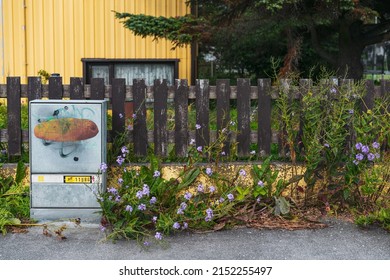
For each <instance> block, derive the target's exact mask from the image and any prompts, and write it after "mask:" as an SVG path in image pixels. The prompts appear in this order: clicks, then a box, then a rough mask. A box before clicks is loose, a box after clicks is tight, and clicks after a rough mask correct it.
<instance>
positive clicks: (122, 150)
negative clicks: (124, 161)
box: [121, 146, 129, 154]
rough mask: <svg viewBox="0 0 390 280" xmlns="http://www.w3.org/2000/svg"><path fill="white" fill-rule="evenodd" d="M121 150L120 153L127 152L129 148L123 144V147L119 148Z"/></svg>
mask: <svg viewBox="0 0 390 280" xmlns="http://www.w3.org/2000/svg"><path fill="white" fill-rule="evenodd" d="M121 152H122V154H128V153H129V150H128V149H127V147H126V146H123V147H122V148H121Z"/></svg>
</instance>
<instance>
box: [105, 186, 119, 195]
mask: <svg viewBox="0 0 390 280" xmlns="http://www.w3.org/2000/svg"><path fill="white" fill-rule="evenodd" d="M107 191H108V192H109V193H112V194H115V195H117V194H118V190H117V189H116V188H114V187H111V188H109V189H108V190H107Z"/></svg>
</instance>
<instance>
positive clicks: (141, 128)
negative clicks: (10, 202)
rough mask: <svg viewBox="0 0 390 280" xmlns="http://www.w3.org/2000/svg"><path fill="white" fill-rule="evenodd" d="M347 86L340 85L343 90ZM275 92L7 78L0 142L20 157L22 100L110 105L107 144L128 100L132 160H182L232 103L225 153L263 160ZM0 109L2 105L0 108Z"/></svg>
mask: <svg viewBox="0 0 390 280" xmlns="http://www.w3.org/2000/svg"><path fill="white" fill-rule="evenodd" d="M350 81H351V80H340V81H339V83H340V84H347V83H348V82H350ZM366 88H367V95H366V96H365V100H364V103H365V105H366V107H364V108H362V110H366V109H370V108H371V107H372V106H373V104H374V98H376V97H377V96H385V95H388V94H389V93H390V81H388V80H383V81H381V85H380V86H375V85H374V83H373V81H370V80H367V81H366ZM309 90H312V82H311V80H308V79H302V80H301V81H300V84H299V86H297V87H291V88H290V91H291V94H292V96H293V97H294V98H295V99H298V100H299V99H300V98H301V97H302V96H303V95H304V94H305V93H307V92H308V91H309ZM277 94H278V93H277V91H276V90H275V89H274V87H273V86H271V80H270V79H259V80H257V86H251V83H250V80H249V79H238V80H237V86H230V83H229V80H225V79H223V80H222V79H221V80H217V82H216V85H215V86H211V85H210V84H209V81H208V80H197V81H196V85H194V86H189V85H188V82H187V80H185V79H182V80H176V81H175V85H173V86H168V85H167V83H166V81H161V80H156V81H155V83H154V85H153V86H146V85H145V82H144V80H138V79H137V80H134V81H133V85H132V86H126V84H125V79H114V80H113V83H112V85H105V84H104V79H102V78H95V79H92V81H91V84H90V85H84V84H83V80H82V78H71V79H70V84H69V85H63V84H62V77H50V78H49V83H48V84H42V83H41V79H40V77H28V83H27V85H24V84H23V85H22V84H21V83H20V77H8V78H7V84H5V85H0V98H6V99H7V115H8V128H7V129H2V130H0V141H1V142H8V154H9V156H17V155H20V154H21V151H22V144H23V143H28V131H27V130H22V129H21V99H22V98H27V99H28V101H30V100H34V99H41V98H48V99H62V98H69V99H96V100H102V99H105V98H106V99H109V103H110V109H111V110H112V130H111V131H109V132H108V135H109V136H108V139H109V140H108V141H109V142H111V141H112V139H113V137H115V136H116V135H118V134H120V133H122V132H123V131H124V130H125V129H126V127H125V126H126V124H125V120H126V117H128V116H126V117H123V116H125V102H126V101H127V100H132V102H133V108H134V112H136V121H135V122H134V125H133V128H132V131H131V133H130V136H129V139H128V140H129V141H130V142H133V145H134V153H135V155H136V156H145V155H147V147H148V144H149V143H154V151H155V154H156V155H160V156H163V157H164V156H166V155H167V151H168V149H167V147H168V144H172V143H173V144H174V146H175V153H176V155H177V156H178V157H185V156H186V153H187V150H188V145H189V142H190V140H191V139H195V140H196V146H207V145H208V144H209V143H210V141H213V140H214V139H216V137H217V135H218V131H220V130H221V129H222V128H224V127H226V126H228V124H229V122H230V114H229V111H230V100H231V99H236V101H237V133H232V134H231V137H230V139H229V140H228V142H227V143H226V145H225V147H224V149H225V152H226V154H229V153H230V147H229V146H230V145H229V142H230V143H232V142H233V141H236V142H237V153H238V155H239V156H248V155H249V154H250V152H251V151H250V144H251V143H256V144H257V149H258V151H257V152H258V153H261V154H263V155H268V154H270V152H271V144H272V143H275V142H276V143H278V142H280V137H278V135H279V134H278V132H275V131H271V107H272V99H275V98H277ZM210 99H216V110H217V131H210V125H209V116H210V111H209V102H210ZM172 100H173V107H174V110H175V117H174V118H175V126H174V130H173V131H168V130H167V106H168V103H169V102H171V101H172ZM189 100H193V102H195V107H196V124H198V125H199V126H200V128H199V129H194V130H191V131H190V130H189V124H188V122H189V119H188V104H189ZM251 100H257V104H258V105H257V108H256V109H257V119H258V129H257V131H251V128H250V114H251V105H250V101H251ZM150 102H153V109H154V129H153V131H148V130H147V124H146V104H147V103H148V104H149V103H150ZM0 106H1V105H0Z"/></svg>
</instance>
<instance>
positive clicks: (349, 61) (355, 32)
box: [337, 21, 364, 79]
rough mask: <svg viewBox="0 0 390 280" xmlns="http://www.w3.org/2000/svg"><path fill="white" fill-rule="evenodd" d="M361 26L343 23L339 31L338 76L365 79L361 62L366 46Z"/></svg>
mask: <svg viewBox="0 0 390 280" xmlns="http://www.w3.org/2000/svg"><path fill="white" fill-rule="evenodd" d="M359 27H360V25H357V24H351V23H349V22H348V21H342V22H341V24H340V29H339V54H338V59H337V66H338V69H337V71H338V74H339V75H340V76H341V77H345V78H349V79H362V78H363V64H362V62H361V57H362V53H363V50H364V44H363V43H362V38H361V36H360V28H359Z"/></svg>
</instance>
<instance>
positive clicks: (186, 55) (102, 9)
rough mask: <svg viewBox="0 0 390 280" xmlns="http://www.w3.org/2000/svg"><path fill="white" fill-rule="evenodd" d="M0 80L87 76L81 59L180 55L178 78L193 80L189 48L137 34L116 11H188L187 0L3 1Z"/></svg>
mask: <svg viewBox="0 0 390 280" xmlns="http://www.w3.org/2000/svg"><path fill="white" fill-rule="evenodd" d="M0 8H1V11H0V56H1V57H0V83H5V81H6V77H7V76H20V77H21V79H22V83H26V81H27V78H26V77H28V76H37V75H38V74H37V73H38V71H39V70H41V69H43V70H46V71H47V72H49V73H59V74H60V75H61V76H62V77H63V82H64V83H69V78H70V77H82V75H83V70H82V62H81V59H82V58H113V59H115V58H118V59H172V58H178V59H180V62H179V78H183V79H184V78H187V79H190V74H191V73H190V70H191V57H190V56H191V52H190V47H185V48H178V49H176V50H172V44H171V43H170V42H169V41H166V40H159V41H158V42H156V41H153V39H152V38H141V37H138V36H134V35H133V33H131V32H130V31H129V30H127V29H125V28H124V27H123V25H122V24H121V23H120V21H119V20H118V19H115V17H114V13H113V12H112V11H118V12H129V13H135V14H141V13H142V14H147V15H155V16H166V17H170V16H178V15H184V14H186V13H189V12H190V11H189V7H187V6H186V4H185V0H0Z"/></svg>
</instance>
